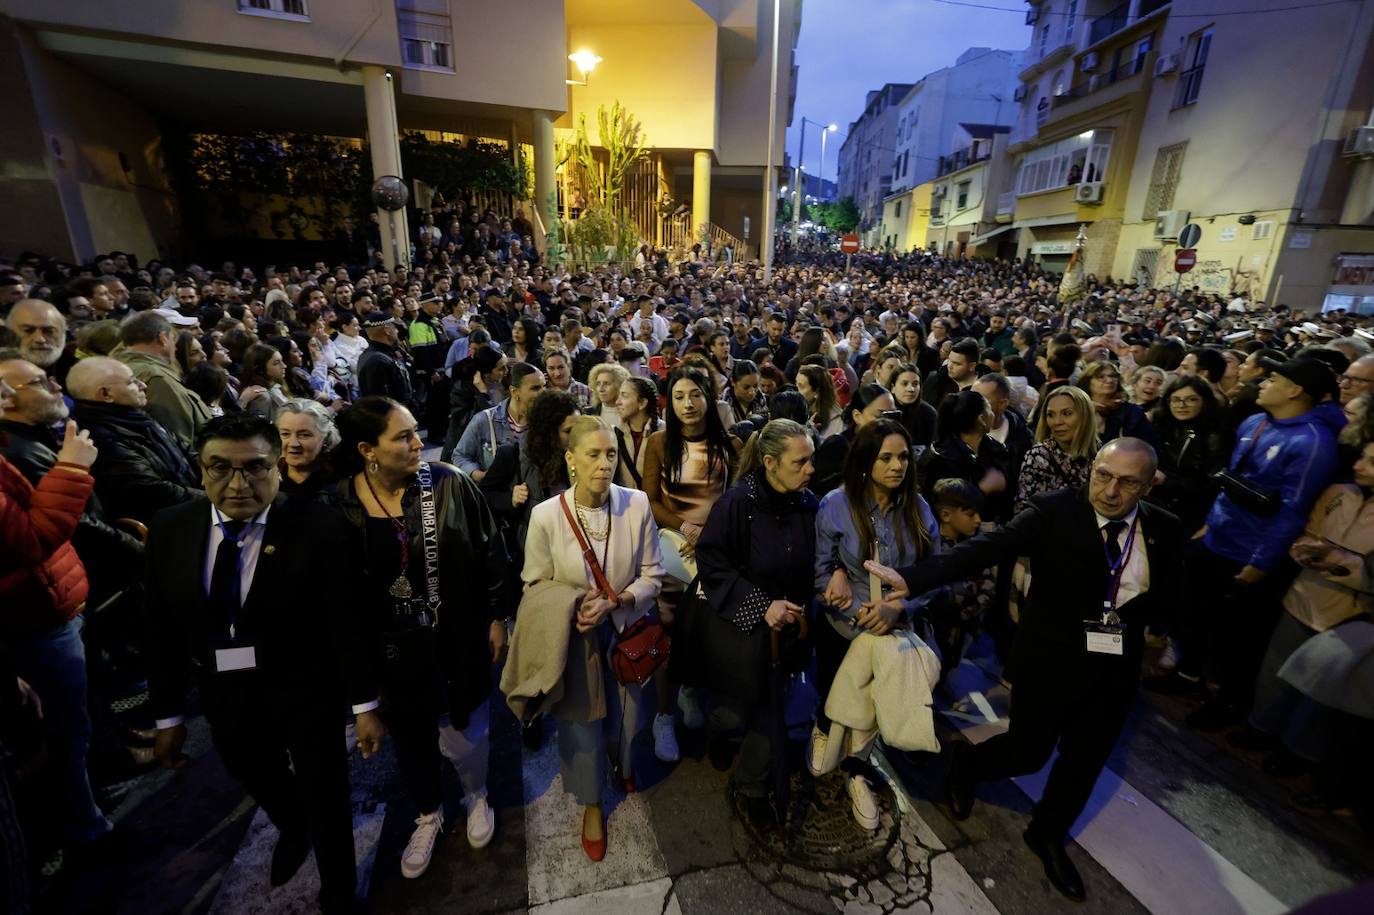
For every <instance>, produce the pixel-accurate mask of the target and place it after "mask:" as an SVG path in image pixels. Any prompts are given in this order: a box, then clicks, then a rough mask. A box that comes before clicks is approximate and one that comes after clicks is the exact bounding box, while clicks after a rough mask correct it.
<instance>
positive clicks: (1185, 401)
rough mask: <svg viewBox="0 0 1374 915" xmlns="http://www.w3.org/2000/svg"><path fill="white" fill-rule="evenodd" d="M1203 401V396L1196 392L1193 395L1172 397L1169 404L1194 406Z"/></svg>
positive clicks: (1173, 405) (1172, 405)
mask: <svg viewBox="0 0 1374 915" xmlns="http://www.w3.org/2000/svg"><path fill="white" fill-rule="evenodd" d="M1200 403H1202V398H1201V397H1198V396H1197V395H1196V394H1194V395H1192V396H1191V397H1170V398H1169V406H1171V407H1192V406H1196V405H1197V404H1200Z"/></svg>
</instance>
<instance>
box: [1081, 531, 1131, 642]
mask: <svg viewBox="0 0 1374 915" xmlns="http://www.w3.org/2000/svg"><path fill="white" fill-rule="evenodd" d="M1137 524H1139V519H1137V520H1135V521H1132V522H1131V529H1130V532H1129V533H1128V534H1127V536H1126V548H1125V549H1123V550H1122V551H1121V555H1120V556H1119V557H1117V559H1116V562H1113V563H1110V564H1109V566H1108V570H1107V594H1106V596H1104V597H1103V599H1102V617H1101V619H1095V620H1084V621H1083V635H1084V639H1085V647H1086V648H1087V649H1088V653H1089V654H1104V655H1117V656H1120V655H1124V654H1125V653H1126V624H1125V623H1123V622H1122V621H1121V617H1120V616H1119V615H1117V612H1116V596H1117V594H1118V593H1119V592H1120V590H1121V578H1122V576H1123V575H1125V573H1126V563H1128V562H1129V561H1130V558H1131V550H1132V549H1134V548H1135V531H1136V526H1137ZM1104 549H1105V544H1104Z"/></svg>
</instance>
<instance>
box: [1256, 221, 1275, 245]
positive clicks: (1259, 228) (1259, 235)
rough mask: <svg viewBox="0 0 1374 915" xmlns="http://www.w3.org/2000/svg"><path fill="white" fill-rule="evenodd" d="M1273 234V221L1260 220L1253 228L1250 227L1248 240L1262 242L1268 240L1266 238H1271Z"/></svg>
mask: <svg viewBox="0 0 1374 915" xmlns="http://www.w3.org/2000/svg"><path fill="white" fill-rule="evenodd" d="M1273 234H1274V220H1272V219H1261V220H1260V221H1259V222H1257V223H1255V224H1254V226H1252V227H1251V229H1250V240H1251V241H1264V240H1265V239H1268V238H1270V237H1272V236H1273Z"/></svg>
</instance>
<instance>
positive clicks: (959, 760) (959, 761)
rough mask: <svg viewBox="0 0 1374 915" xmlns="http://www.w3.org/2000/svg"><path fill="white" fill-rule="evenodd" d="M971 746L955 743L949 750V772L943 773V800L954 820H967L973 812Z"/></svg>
mask: <svg viewBox="0 0 1374 915" xmlns="http://www.w3.org/2000/svg"><path fill="white" fill-rule="evenodd" d="M972 752H973V748H972V747H971V746H969V745H968V744H966V743H962V742H961V743H956V744H954V746H952V747H951V748H950V751H949V772H947V773H946V774H945V800H946V801H947V802H948V803H949V812H950V814H951V815H952V816H953V817H954V818H955V819H956V820H967V819H968V817H969V814H970V813H972V812H973V785H974V781H973V778H972V774H973V760H972V758H971V757H972Z"/></svg>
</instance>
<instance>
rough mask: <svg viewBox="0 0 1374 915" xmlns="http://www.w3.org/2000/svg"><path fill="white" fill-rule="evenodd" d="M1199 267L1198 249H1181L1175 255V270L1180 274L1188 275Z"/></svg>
mask: <svg viewBox="0 0 1374 915" xmlns="http://www.w3.org/2000/svg"><path fill="white" fill-rule="evenodd" d="M1196 266H1197V249H1196V248H1179V249H1178V253H1177V254H1175V255H1174V269H1175V270H1176V271H1178V272H1179V273H1187V272H1188V271H1189V270H1192V269H1193V268H1194V267H1196Z"/></svg>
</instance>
